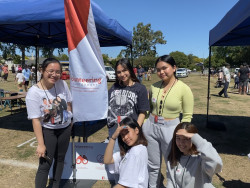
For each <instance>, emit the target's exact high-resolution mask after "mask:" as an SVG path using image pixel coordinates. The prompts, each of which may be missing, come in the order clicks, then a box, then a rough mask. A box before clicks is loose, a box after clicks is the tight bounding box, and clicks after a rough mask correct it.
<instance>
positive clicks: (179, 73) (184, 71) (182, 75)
mask: <svg viewBox="0 0 250 188" xmlns="http://www.w3.org/2000/svg"><path fill="white" fill-rule="evenodd" d="M176 76H177V78H185V77H188V72H187V69H186V68H178V69H177V71H176Z"/></svg>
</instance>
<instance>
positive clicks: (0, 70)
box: [0, 63, 3, 81]
mask: <svg viewBox="0 0 250 188" xmlns="http://www.w3.org/2000/svg"><path fill="white" fill-rule="evenodd" d="M2 71H3V64H2V63H0V81H2Z"/></svg>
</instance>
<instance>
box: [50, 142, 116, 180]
mask: <svg viewBox="0 0 250 188" xmlns="http://www.w3.org/2000/svg"><path fill="white" fill-rule="evenodd" d="M106 146H107V144H106V143H75V154H76V179H88V180H112V179H113V175H112V174H110V173H109V172H108V168H107V166H106V165H104V164H103V157H104V152H105V149H106ZM72 161H73V152H72V143H70V144H69V148H68V151H67V153H66V157H65V161H64V169H63V174H62V179H73V168H72ZM52 167H53V165H52ZM52 172H53V168H51V169H50V173H49V178H50V179H51V178H52V177H53V173H52Z"/></svg>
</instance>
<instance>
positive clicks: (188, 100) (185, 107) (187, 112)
mask: <svg viewBox="0 0 250 188" xmlns="http://www.w3.org/2000/svg"><path fill="white" fill-rule="evenodd" d="M183 89H184V92H182V93H183V96H182V113H183V117H182V120H181V122H191V119H192V117H193V110H194V96H193V93H192V91H191V89H190V88H189V87H188V86H187V85H186V86H185V87H183Z"/></svg>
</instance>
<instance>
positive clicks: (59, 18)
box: [0, 0, 132, 48]
mask: <svg viewBox="0 0 250 188" xmlns="http://www.w3.org/2000/svg"><path fill="white" fill-rule="evenodd" d="M91 6H92V10H93V14H94V19H95V24H96V28H97V34H98V38H99V42H100V45H101V46H102V47H106V46H127V45H130V44H132V33H131V32H130V31H127V30H126V29H125V28H124V27H122V26H121V25H120V24H119V23H118V22H117V21H116V20H115V19H111V18H109V17H108V16H107V15H105V14H104V12H103V11H102V10H101V9H100V7H99V6H98V5H97V4H96V3H94V2H93V1H92V2H91ZM64 19H65V14H64V1H63V0H4V1H0V42H6V43H15V44H21V45H25V46H38V47H42V46H44V47H50V48H67V46H68V44H67V36H66V29H65V20H64Z"/></svg>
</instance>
